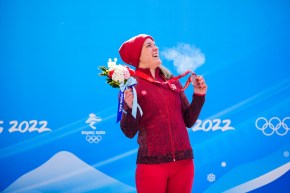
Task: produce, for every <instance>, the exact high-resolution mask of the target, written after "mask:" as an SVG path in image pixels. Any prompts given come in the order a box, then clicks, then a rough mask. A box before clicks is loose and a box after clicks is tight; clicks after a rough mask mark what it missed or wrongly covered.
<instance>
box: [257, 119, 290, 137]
mask: <svg viewBox="0 0 290 193" xmlns="http://www.w3.org/2000/svg"><path fill="white" fill-rule="evenodd" d="M287 120H290V117H285V118H284V119H283V120H282V121H281V120H280V119H279V118H278V117H272V118H271V119H270V120H269V121H268V120H267V119H266V118H264V117H259V118H258V119H257V120H256V123H255V125H256V128H257V129H259V130H261V131H262V133H263V134H264V135H266V136H271V135H273V134H274V133H275V132H276V134H277V135H279V136H284V135H286V134H287V133H288V130H290V128H289V127H288V124H289V122H288V124H287V122H286V121H287Z"/></svg>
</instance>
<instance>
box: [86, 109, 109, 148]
mask: <svg viewBox="0 0 290 193" xmlns="http://www.w3.org/2000/svg"><path fill="white" fill-rule="evenodd" d="M101 121H102V119H101V118H100V117H97V116H96V115H95V114H94V113H91V114H90V115H89V118H88V119H87V120H86V123H87V124H88V125H89V126H90V128H91V129H92V130H85V131H82V132H81V133H82V135H86V141H87V142H89V143H99V142H100V141H101V140H102V139H103V137H102V135H105V134H106V131H101V130H97V128H96V126H95V124H97V123H99V122H101Z"/></svg>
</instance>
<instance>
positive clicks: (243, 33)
mask: <svg viewBox="0 0 290 193" xmlns="http://www.w3.org/2000/svg"><path fill="white" fill-rule="evenodd" d="M289 21H290V1H287V0H276V1H270V0H263V1H262V0H256V1H250V0H243V1H229V0H220V1H209V0H202V1H201V0H181V1H173V0H172V1H168V0H147V1H140V2H138V1H129V0H123V1H111V0H107V1H102V2H99V1H91V0H88V1H76V0H74V1H69V0H50V1H46V0H43V1H36V0H29V1H24V0H10V1H8V0H0V29H1V30H0V52H1V54H0V91H1V100H0V171H1V172H0V191H3V192H116V193H120V192H121V193H125V192H136V190H135V182H134V173H135V166H136V165H135V161H136V153H137V148H138V146H137V142H136V138H134V139H128V138H126V137H125V136H124V135H123V133H122V132H121V130H120V128H119V124H116V112H117V95H118V89H113V88H111V87H110V86H108V85H107V84H106V83H105V78H104V77H100V76H98V73H99V72H100V71H99V70H98V66H100V65H107V61H108V59H109V58H114V57H117V58H118V62H117V63H121V64H122V61H121V59H120V58H119V54H118V49H119V46H120V45H121V44H122V43H123V42H124V41H125V40H127V39H128V38H130V37H132V36H134V35H137V34H140V33H146V34H150V35H152V36H153V37H154V38H155V41H156V44H157V45H158V46H159V50H160V53H161V59H162V61H163V64H164V65H165V66H167V67H168V68H169V69H170V70H171V71H172V72H173V73H174V74H175V75H177V74H179V73H181V71H182V70H183V69H180V66H182V65H185V66H186V65H189V67H188V68H191V69H194V70H195V72H196V73H198V74H200V75H203V76H204V78H205V80H206V82H207V84H208V93H207V95H206V103H205V105H204V107H203V110H202V113H201V114H200V117H199V120H198V121H197V123H196V124H195V125H194V126H193V127H192V128H188V133H189V136H190V141H191V144H192V147H193V149H194V154H195V181H194V186H193V191H192V192H214V193H216V192H250V191H252V192H289V189H290V185H289V184H290V183H289V178H290V173H289V168H290V163H289V160H290V156H289V151H290V131H289V127H290V110H289V109H290V108H289V107H290V77H289V72H290V67H289V64H290V54H289V50H290V38H289V34H290V27H289ZM170 51H171V52H170ZM172 51H173V52H174V53H177V55H178V58H176V57H171V56H170V53H172ZM176 59H179V61H181V64H179V63H176ZM190 65H191V66H190ZM182 81H183V83H184V82H185V80H182ZM192 92H193V90H192V88H188V89H187V90H186V94H187V96H188V97H189V98H191V97H190V96H191V94H192Z"/></svg>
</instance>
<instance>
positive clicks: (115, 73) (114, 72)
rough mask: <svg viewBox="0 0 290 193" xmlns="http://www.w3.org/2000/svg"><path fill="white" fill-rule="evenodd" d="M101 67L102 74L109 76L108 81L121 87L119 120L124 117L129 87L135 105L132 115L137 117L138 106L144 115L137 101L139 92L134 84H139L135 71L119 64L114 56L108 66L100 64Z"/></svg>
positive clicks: (115, 86)
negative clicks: (123, 112)
mask: <svg viewBox="0 0 290 193" xmlns="http://www.w3.org/2000/svg"><path fill="white" fill-rule="evenodd" d="M99 69H100V70H101V71H102V72H101V73H99V75H100V76H105V77H107V79H106V81H107V83H108V84H109V85H110V86H112V87H113V88H120V93H119V103H118V113H117V122H119V121H120V120H121V118H122V111H123V106H124V91H125V90H126V89H128V88H131V89H132V91H133V97H134V100H133V105H132V116H133V117H134V118H136V115H137V108H138V109H139V111H140V114H141V116H142V114H143V112H142V110H141V107H140V105H139V104H138V103H137V93H136V90H135V88H134V85H135V84H137V81H136V79H135V78H133V76H134V75H135V71H134V70H132V69H131V68H129V67H128V66H124V65H121V64H119V65H117V58H114V61H112V59H111V58H109V60H108V67H105V66H100V67H99Z"/></svg>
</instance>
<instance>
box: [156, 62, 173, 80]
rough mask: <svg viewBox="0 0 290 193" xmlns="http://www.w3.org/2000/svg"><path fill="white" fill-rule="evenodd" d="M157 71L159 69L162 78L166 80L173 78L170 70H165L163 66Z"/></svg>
mask: <svg viewBox="0 0 290 193" xmlns="http://www.w3.org/2000/svg"><path fill="white" fill-rule="evenodd" d="M159 69H160V71H161V73H162V75H163V76H164V78H166V79H167V80H169V79H170V78H171V77H173V75H172V73H171V72H170V70H168V69H167V68H165V67H164V66H163V65H160V66H159Z"/></svg>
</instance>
